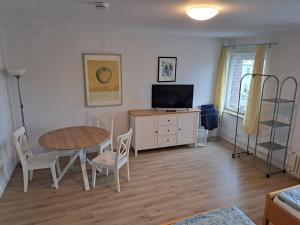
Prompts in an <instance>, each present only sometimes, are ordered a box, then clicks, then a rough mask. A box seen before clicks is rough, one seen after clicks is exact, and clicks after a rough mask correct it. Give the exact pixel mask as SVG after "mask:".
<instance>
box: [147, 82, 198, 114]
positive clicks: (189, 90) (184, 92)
mask: <svg viewBox="0 0 300 225" xmlns="http://www.w3.org/2000/svg"><path fill="white" fill-rule="evenodd" d="M193 95H194V85H186V84H185V85H180V84H177V85H158V84H154V85H152V108H162V109H178V108H185V109H188V108H192V107H193Z"/></svg>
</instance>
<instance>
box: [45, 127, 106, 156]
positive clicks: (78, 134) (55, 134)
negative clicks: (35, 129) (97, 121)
mask: <svg viewBox="0 0 300 225" xmlns="http://www.w3.org/2000/svg"><path fill="white" fill-rule="evenodd" d="M108 137H109V133H108V131H106V130H105V129H103V128H99V127H90V126H76V127H66V128H61V129H57V130H53V131H50V132H48V133H46V134H43V135H42V136H41V137H40V138H39V144H40V145H41V146H42V147H44V148H47V149H53V150H70V149H80V148H91V147H94V146H95V145H97V144H101V143H102V142H103V141H105V140H106V139H107V138H108Z"/></svg>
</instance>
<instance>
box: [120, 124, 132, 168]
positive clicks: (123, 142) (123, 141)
mask: <svg viewBox="0 0 300 225" xmlns="http://www.w3.org/2000/svg"><path fill="white" fill-rule="evenodd" d="M131 136H132V128H130V130H129V131H128V132H127V133H126V134H122V135H119V136H118V138H117V141H118V148H117V152H116V153H117V157H116V164H117V163H118V162H119V161H120V160H122V159H123V158H126V157H128V156H129V150H130V143H131Z"/></svg>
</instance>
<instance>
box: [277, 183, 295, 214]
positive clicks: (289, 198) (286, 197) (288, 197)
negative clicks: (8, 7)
mask: <svg viewBox="0 0 300 225" xmlns="http://www.w3.org/2000/svg"><path fill="white" fill-rule="evenodd" d="M278 198H279V199H280V200H281V201H283V202H285V203H286V204H287V205H289V206H291V207H292V208H294V209H295V210H297V211H300V188H294V189H291V190H289V191H285V192H281V193H280V194H279V195H278Z"/></svg>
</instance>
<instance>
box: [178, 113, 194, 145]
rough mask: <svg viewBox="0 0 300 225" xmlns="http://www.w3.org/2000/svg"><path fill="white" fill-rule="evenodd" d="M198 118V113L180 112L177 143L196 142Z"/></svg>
mask: <svg viewBox="0 0 300 225" xmlns="http://www.w3.org/2000/svg"><path fill="white" fill-rule="evenodd" d="M197 118H198V116H197V114H196V113H182V114H178V136H177V144H179V145H181V144H192V143H196V130H197Z"/></svg>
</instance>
